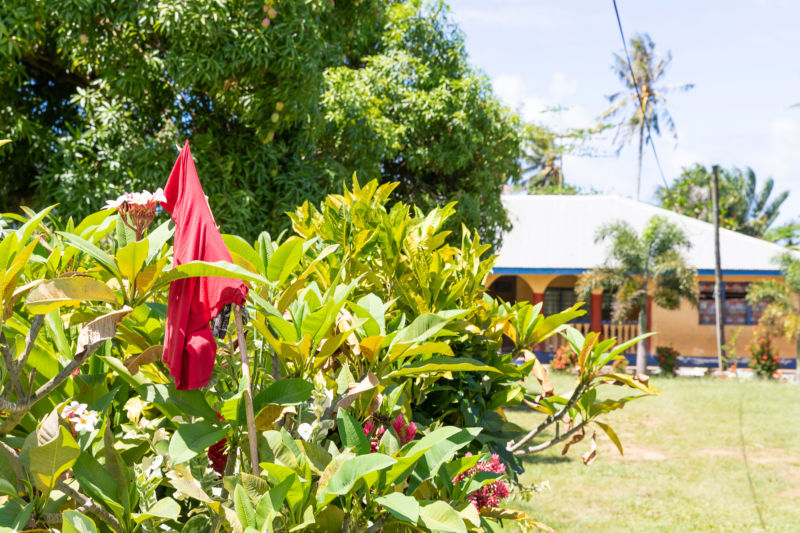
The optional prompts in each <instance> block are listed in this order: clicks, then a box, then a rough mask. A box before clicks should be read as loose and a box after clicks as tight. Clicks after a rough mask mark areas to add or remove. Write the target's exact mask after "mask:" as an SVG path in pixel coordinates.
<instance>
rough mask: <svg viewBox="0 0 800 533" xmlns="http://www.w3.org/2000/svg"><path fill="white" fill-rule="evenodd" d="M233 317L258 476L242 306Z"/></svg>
mask: <svg viewBox="0 0 800 533" xmlns="http://www.w3.org/2000/svg"><path fill="white" fill-rule="evenodd" d="M233 318H234V320H235V321H236V336H237V337H238V339H239V354H240V355H241V357H242V377H243V378H244V384H245V385H244V386H245V389H244V394H243V395H242V396H243V397H244V407H245V413H246V414H247V440H248V441H250V468H251V470H252V472H253V475H254V476H258V475H259V473H260V469H259V466H258V444H256V417H255V414H254V413H253V385H252V383H251V381H250V358H249V357H247V341H246V340H245V338H244V327H243V325H242V308H241V307H239V306H238V305H236V304H234V305H233Z"/></svg>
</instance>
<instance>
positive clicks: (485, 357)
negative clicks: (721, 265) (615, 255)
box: [0, 181, 654, 533]
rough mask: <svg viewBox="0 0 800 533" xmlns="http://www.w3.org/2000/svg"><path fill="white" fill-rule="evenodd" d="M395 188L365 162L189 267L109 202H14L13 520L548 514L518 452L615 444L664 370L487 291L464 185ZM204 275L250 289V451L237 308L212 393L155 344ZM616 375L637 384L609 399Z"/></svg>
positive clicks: (179, 523)
mask: <svg viewBox="0 0 800 533" xmlns="http://www.w3.org/2000/svg"><path fill="white" fill-rule="evenodd" d="M392 188H393V185H380V186H379V185H378V183H377V182H375V181H373V182H370V183H368V184H367V185H365V186H363V187H362V186H360V185H359V184H358V183H357V182H355V181H354V183H353V186H352V189H345V190H344V191H343V193H342V194H340V195H331V196H328V197H327V198H326V199H325V200H324V201H323V202H322V203H321V204H320V205H319V206H314V205H311V204H309V203H305V204H303V205H302V206H300V207H298V208H297V209H296V210H295V211H294V212H293V213H292V214H291V221H292V227H293V230H294V231H293V234H292V235H290V236H287V237H285V238H278V239H273V237H272V236H271V235H269V234H267V233H262V234H261V235H260V236H259V238H258V239H257V240H256V241H255V243H250V242H247V241H245V240H244V239H242V238H240V237H237V236H234V235H225V236H224V239H225V242H226V244H227V246H228V248H229V249H230V251H231V254H232V257H233V260H234V263H235V264H229V263H202V262H194V263H186V264H183V265H180V266H175V267H171V265H170V258H171V250H170V245H169V240H170V236H171V229H170V224H169V223H163V224H161V225H158V226H156V227H155V228H151V229H150V230H149V232H146V233H144V234H143V235H142V238H141V239H140V240H137V238H136V235H134V234H133V232H132V231H131V230H130V229H129V228H127V227H126V226H125V225H124V224H122V223H121V222H122V221H121V219H120V218H119V215H118V214H116V213H115V212H114V211H113V210H105V211H101V212H98V213H94V214H91V215H89V216H88V217H86V218H85V219H83V220H79V221H75V220H72V219H68V220H62V219H58V218H55V217H54V216H51V215H52V211H50V209H45V210H43V211H41V212H38V213H34V212H27V216H25V217H14V222H15V223H16V225H17V226H18V228H17V229H15V230H10V231H7V232H6V233H5V234H4V235H3V237H2V240H0V297H1V298H2V301H1V302H0V304H1V305H0V309H2V315H0V316H1V317H2V329H1V330H0V333H2V336H1V337H0V348H2V350H1V351H2V361H3V365H2V373H0V383H1V384H2V391H1V392H0V408H2V411H3V413H2V422H0V452H2V453H0V492H2V493H3V494H4V497H3V500H2V503H0V528H2V531H9V530H34V529H37V528H38V529H46V528H52V527H57V528H59V529H61V530H62V531H74V530H78V531H102V532H111V531H116V532H134V531H135V532H139V531H141V532H155V531H159V530H162V529H166V530H174V531H182V532H187V533H188V532H193V533H197V532H209V533H210V532H211V531H248V532H252V531H301V530H307V531H351V532H353V531H379V530H383V531H403V530H409V529H414V530H420V531H434V530H435V531H455V532H461V531H463V532H466V531H477V530H480V529H481V528H482V529H483V530H487V531H499V530H500V527H501V523H506V522H508V521H516V522H519V523H520V524H522V525H523V526H524V527H528V528H533V527H542V528H546V526H544V525H543V524H541V523H539V522H538V518H537V519H534V518H533V517H531V516H529V515H527V514H525V513H522V512H519V511H516V510H513V501H514V498H516V497H518V496H520V495H524V491H525V489H523V488H521V487H520V486H518V485H517V484H516V482H515V479H516V475H517V473H518V472H521V471H522V463H521V461H520V459H521V456H523V455H526V454H531V453H537V452H539V451H542V450H545V449H547V448H549V447H551V446H555V445H558V444H561V443H566V445H565V448H564V452H565V453H566V451H567V449H568V448H569V447H570V446H572V445H575V443H577V442H579V441H581V439H583V438H584V437H585V436H587V435H589V434H590V432H591V438H590V439H587V440H589V441H590V442H591V443H592V444H593V443H594V432H595V431H596V430H597V429H600V430H602V431H604V432H605V433H606V434H607V435H608V436H609V437H610V438H611V440H612V441H613V442H614V443H616V444H617V446H620V444H619V440H618V439H617V436H616V434H615V433H614V431H613V429H611V427H609V426H608V425H607V424H605V423H604V422H602V416H603V415H604V414H605V413H607V412H609V411H612V410H615V409H619V408H621V407H623V406H624V405H625V404H626V402H628V401H630V400H632V399H634V398H636V397H641V396H644V395H648V394H651V393H653V392H654V389H653V388H652V387H650V386H648V385H645V384H642V383H640V382H637V381H634V380H633V379H632V378H631V377H630V376H627V375H624V374H614V373H611V374H601V372H600V370H601V369H602V368H603V366H604V365H605V364H607V363H608V362H610V361H612V360H614V359H617V358H619V357H621V355H620V354H621V353H622V352H623V351H624V350H625V349H626V348H627V345H620V346H616V347H615V346H614V343H613V341H609V340H606V341H599V339H598V338H597V336H596V335H595V334H593V333H590V334H588V335H587V336H586V337H583V336H582V335H581V334H580V333H579V332H577V331H576V330H574V329H572V328H570V327H568V326H567V325H566V324H567V322H568V321H569V320H571V319H572V318H575V317H576V316H578V315H580V314H581V313H582V311H580V310H579V309H577V308H571V309H568V310H566V311H564V312H562V313H559V314H556V315H552V316H548V317H545V316H542V315H541V314H539V313H538V310H537V309H535V308H534V307H533V306H531V305H530V304H526V303H518V304H515V305H508V304H505V303H502V302H498V301H496V300H493V299H491V298H489V297H488V296H487V295H486V294H485V292H484V290H483V282H484V280H485V277H486V275H487V273H488V272H489V270H490V268H491V266H492V262H493V257H491V256H487V255H486V252H487V246H486V245H484V244H481V242H480V240H479V238H478V237H477V236H475V235H474V234H473V233H472V232H470V231H467V230H464V231H463V235H464V236H463V238H462V240H461V243H460V245H459V246H452V245H450V244H447V243H446V237H447V234H446V232H444V231H442V230H441V228H442V226H443V225H444V224H445V222H446V220H447V218H448V217H449V216H451V215H452V213H453V210H454V207H453V205H452V204H449V205H446V206H442V207H438V208H435V209H433V210H431V211H429V212H427V213H423V212H422V211H421V210H419V209H416V208H414V207H412V206H408V205H404V204H402V203H397V204H394V205H392V206H388V205H387V199H388V198H389V195H390V193H391V190H392ZM199 275H204V276H224V277H234V278H237V279H241V280H244V281H245V282H247V283H248V284H249V286H250V293H249V296H248V312H249V316H250V319H249V320H248V322H247V324H246V347H247V350H248V352H249V354H250V356H251V357H252V368H253V378H252V385H253V390H254V400H253V402H254V406H255V421H256V425H257V433H256V437H257V449H258V464H257V467H256V469H255V471H253V470H251V459H253V457H251V455H250V451H249V448H248V446H247V441H248V435H247V424H246V418H245V406H244V401H243V399H242V398H243V393H244V384H243V381H242V379H243V378H242V368H241V362H240V358H239V357H238V354H236V349H237V348H236V347H237V346H238V343H237V342H236V341H237V340H238V339H235V338H234V337H235V328H233V327H232V326H231V327H230V329H229V331H228V334H227V336H226V338H225V339H224V340H222V341H220V345H219V353H218V356H217V364H216V367H215V370H214V374H213V376H212V379H211V382H210V383H209V385H208V387H206V388H205V389H202V390H191V391H179V390H176V388H175V386H174V384H173V382H172V380H171V378H170V377H169V376H168V375H167V373H166V369H165V367H163V366H162V364H161V362H160V360H159V359H160V357H159V355H160V352H161V346H160V343H161V342H162V339H163V337H164V317H165V311H166V290H167V287H168V285H169V283H170V282H171V281H173V280H176V279H180V278H183V277H193V276H199ZM555 334H562V335H564V336H565V337H566V339H567V340H568V341H569V343H570V346H571V347H572V349H573V350H574V351H575V353H576V354H577V368H578V377H577V379H576V380H575V381H574V383H573V384H572V386H573V387H574V388H573V389H572V390H565V391H562V392H560V393H558V394H557V393H556V391H554V388H553V386H552V384H551V382H550V379H549V377H548V375H547V372H546V371H545V369H544V367H543V366H542V365H541V364H540V362H539V361H538V360H537V359H536V357H535V356H534V355H533V353H532V352H530V351H529V349H528V347H530V346H533V345H535V344H537V343H539V342H541V341H543V340H544V339H546V338H548V337H550V336H552V335H555ZM503 336H507V337H508V338H510V339H511V340H512V341H513V343H514V349H513V350H512V352H511V353H506V354H504V353H502V351H501V349H500V348H501V345H502V339H503ZM637 340H638V339H634V341H632V342H636V341H637ZM517 359H521V360H522V361H523V362H522V364H520V365H517V364H513V363H512V361H514V360H517ZM531 375H533V376H535V378H536V380H537V383H538V384H539V389H540V390H539V392H538V394H537V393H531V392H529V391H528V390H527V389H526V388H525V387H524V386H523V384H522V380H523V379H525V378H526V377H528V376H531ZM609 382H612V383H616V384H622V385H623V386H626V387H629V388H630V389H631V390H632V391H633V392H635V393H638V394H627V395H625V396H624V397H623V398H620V399H613V400H612V399H605V398H604V397H603V394H602V392H603V390H604V387H603V386H604V385H605V384H608V383H609ZM516 406H525V408H526V409H528V408H530V409H532V410H533V411H532V412H531V413H532V414H533V413H540V415H539V416H538V417H536V418H534V420H536V421H537V423H536V425H535V426H534V427H533V428H532V429H531V430H530V431H527V432H526V431H523V430H522V429H521V428H520V427H519V426H517V425H516V424H514V423H511V422H509V421H508V420H507V418H506V417H505V414H504V410H505V409H507V408H508V407H516ZM558 422H563V423H565V425H562V426H561V427H562V428H564V427H566V428H567V430H566V431H561V432H560V433H559V434H558V435H557V436H556V437H554V438H550V440H544V441H543V440H542V432H543V431H545V430H546V429H547V428H549V427H551V426H552V425H553V424H555V423H558ZM594 456H595V449H594V447H593V446H591V447H590V449H589V450H588V451H587V453H586V454H585V455H584V461H586V462H587V463H588V462H590V461H591V460H592V459H593V458H594Z"/></svg>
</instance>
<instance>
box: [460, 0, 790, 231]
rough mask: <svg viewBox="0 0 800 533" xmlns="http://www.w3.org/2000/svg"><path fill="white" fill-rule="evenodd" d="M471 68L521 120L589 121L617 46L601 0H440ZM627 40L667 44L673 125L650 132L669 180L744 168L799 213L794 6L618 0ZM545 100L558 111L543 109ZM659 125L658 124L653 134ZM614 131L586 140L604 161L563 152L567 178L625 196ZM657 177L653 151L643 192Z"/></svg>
mask: <svg viewBox="0 0 800 533" xmlns="http://www.w3.org/2000/svg"><path fill="white" fill-rule="evenodd" d="M449 4H450V8H451V9H450V15H451V17H452V19H453V20H454V21H455V22H457V23H458V25H459V26H460V27H461V29H462V30H463V31H464V34H465V36H466V45H467V51H468V52H469V55H470V61H471V62H472V64H473V65H475V66H476V67H478V68H479V69H481V70H482V71H484V72H485V73H486V74H487V75H488V76H489V78H490V79H491V80H492V85H493V87H494V90H495V92H496V93H497V95H498V96H499V97H500V98H501V99H502V100H503V101H504V102H505V103H506V104H507V105H509V106H510V107H512V108H514V109H516V110H517V111H519V112H520V113H521V115H522V116H523V117H524V118H525V119H527V120H531V121H535V122H542V123H545V124H548V125H550V126H552V127H555V128H558V129H563V128H568V127H587V126H590V125H592V124H594V122H595V120H596V117H597V116H598V115H599V114H600V113H601V112H602V111H603V110H604V109H606V107H608V103H607V100H606V98H605V97H606V96H607V95H609V94H612V93H614V92H616V91H618V90H619V89H620V84H619V82H618V80H617V78H616V76H615V75H614V73H613V72H612V71H611V68H610V67H611V63H612V54H613V53H614V52H617V51H620V50H621V49H622V41H621V39H620V36H619V30H618V28H617V22H616V18H615V16H614V8H613V4H612V2H611V0H571V1H555V0H483V1H478V0H449ZM617 5H618V7H619V10H620V17H621V18H622V25H623V29H624V30H625V36H626V38H627V39H630V37H631V36H633V35H634V34H635V33H637V32H642V33H645V32H646V33H649V34H650V37H651V38H652V39H653V41H654V42H655V44H656V51H657V52H658V53H662V54H663V53H665V52H666V51H671V52H672V56H673V61H672V66H671V68H670V70H669V71H668V72H667V74H666V76H665V78H664V79H665V84H667V85H671V84H683V83H694V84H695V87H694V89H692V90H691V91H689V92H685V93H681V92H677V93H672V94H671V95H670V96H669V101H668V107H669V109H670V113H671V114H672V117H673V118H674V120H675V123H676V125H677V131H678V144H677V146H676V145H675V142H674V141H673V139H672V138H671V137H670V136H669V135H663V136H662V137H656V139H655V142H656V148H657V150H658V155H659V158H660V160H661V166H662V168H663V170H664V174H665V176H666V179H667V181H668V182H671V181H672V180H673V179H675V178H676V177H677V176H678V175H679V174H680V169H681V167H682V166H686V165H690V164H692V163H695V162H698V163H702V164H706V165H711V164H713V163H717V164H720V165H722V166H725V167H727V166H740V167H745V166H750V167H752V168H753V170H755V172H756V176H758V178H759V184H760V183H761V181H762V180H763V179H765V178H767V177H770V176H771V177H773V178H774V179H775V189H776V190H777V191H781V190H790V191H791V193H790V195H789V199H788V200H787V201H786V203H784V207H783V208H782V213H781V217H780V219H779V220H780V221H788V220H790V219H796V218H800V108H790V106H791V105H792V104H795V103H798V102H800V30H798V26H797V25H798V22H800V2H793V1H789V0H785V1H784V0H769V1H768V0H724V1H723V0H714V1H708V0H706V1H702V2H697V1H689V0H671V1H668V2H663V1H662V2H653V1H646V0H638V1H634V0H618V1H617ZM554 105H562V106H566V107H567V110H566V111H563V112H561V113H557V114H556V113H552V112H551V113H547V112H544V113H543V112H542V110H543V109H545V108H547V107H552V106H554ZM662 133H663V130H662ZM612 136H613V134H612V135H608V136H606V138H605V139H601V140H599V141H598V142H597V143H596V147H597V149H598V150H600V151H601V152H605V153H608V154H609V156H608V157H594V158H586V157H582V158H578V157H567V158H565V161H564V169H565V176H566V179H567V181H568V182H570V183H573V184H575V185H578V186H582V187H593V188H594V189H597V190H599V191H602V192H610V193H616V194H620V195H623V196H631V197H632V196H633V195H634V194H635V173H636V148H635V146H634V145H630V146H629V147H628V148H626V149H624V150H623V151H622V152H621V153H620V155H619V157H615V156H614V155H613V149H612V145H611V137H612ZM660 183H661V178H660V176H659V174H658V170H657V168H656V165H655V162H654V159H653V156H652V152H651V151H650V150H647V152H646V155H645V159H644V162H643V171H642V198H641V199H642V200H645V201H653V194H654V192H655V190H656V187H657V186H658V185H659V184H660Z"/></svg>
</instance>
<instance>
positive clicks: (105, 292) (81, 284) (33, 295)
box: [25, 276, 117, 315]
mask: <svg viewBox="0 0 800 533" xmlns="http://www.w3.org/2000/svg"><path fill="white" fill-rule="evenodd" d="M86 301H94V302H107V303H111V304H115V303H117V295H116V293H115V292H114V291H113V290H112V289H111V288H110V287H109V286H108V285H106V284H105V283H103V282H102V281H100V280H97V279H95V278H90V277H89V276H73V277H69V278H58V279H52V280H49V281H45V282H43V283H40V284H38V285H36V286H35V287H34V288H33V289H31V291H30V292H29V293H28V296H27V298H25V305H27V306H28V310H30V312H31V313H34V314H37V315H44V314H46V313H49V312H50V311H52V310H54V309H58V308H60V307H63V306H66V305H69V306H78V305H80V304H81V303H83V302H86Z"/></svg>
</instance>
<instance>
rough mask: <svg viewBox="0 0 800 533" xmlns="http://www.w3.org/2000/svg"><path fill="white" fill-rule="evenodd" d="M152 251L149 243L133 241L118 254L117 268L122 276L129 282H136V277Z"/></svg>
mask: <svg viewBox="0 0 800 533" xmlns="http://www.w3.org/2000/svg"><path fill="white" fill-rule="evenodd" d="M149 250H150V244H149V243H148V241H133V242H132V243H130V244H128V245H127V246H126V247H125V248H123V249H121V250H120V251H118V252H117V266H118V267H119V271H120V272H121V273H122V275H123V276H124V277H125V278H127V279H128V280H135V279H136V275H137V274H139V272H140V271H141V270H142V267H143V266H144V262H145V260H146V259H147V253H148V251H149Z"/></svg>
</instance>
